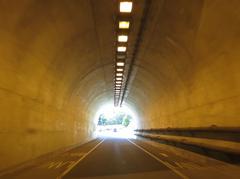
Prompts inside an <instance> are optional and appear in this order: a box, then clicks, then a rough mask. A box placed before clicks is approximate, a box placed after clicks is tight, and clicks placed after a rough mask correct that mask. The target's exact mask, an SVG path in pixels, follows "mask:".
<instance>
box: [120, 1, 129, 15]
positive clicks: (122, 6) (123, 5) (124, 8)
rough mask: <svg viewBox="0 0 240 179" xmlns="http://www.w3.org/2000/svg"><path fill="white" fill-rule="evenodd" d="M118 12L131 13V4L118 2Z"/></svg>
mask: <svg viewBox="0 0 240 179" xmlns="http://www.w3.org/2000/svg"><path fill="white" fill-rule="evenodd" d="M120 12H127V13H130V12H132V2H129V1H124V2H120Z"/></svg>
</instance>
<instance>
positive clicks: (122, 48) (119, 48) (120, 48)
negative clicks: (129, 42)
mask: <svg viewBox="0 0 240 179" xmlns="http://www.w3.org/2000/svg"><path fill="white" fill-rule="evenodd" d="M126 50H127V47H124V46H120V47H118V48H117V51H118V52H126Z"/></svg>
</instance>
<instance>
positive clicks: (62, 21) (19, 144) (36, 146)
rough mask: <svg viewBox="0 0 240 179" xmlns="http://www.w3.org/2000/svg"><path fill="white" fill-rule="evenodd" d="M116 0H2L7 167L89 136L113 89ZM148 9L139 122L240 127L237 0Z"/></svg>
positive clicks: (2, 127)
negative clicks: (98, 112)
mask: <svg viewBox="0 0 240 179" xmlns="http://www.w3.org/2000/svg"><path fill="white" fill-rule="evenodd" d="M143 2H144V1H143V0H141V1H134V3H135V4H136V6H135V7H136V9H135V10H134V12H140V10H139V9H138V8H141V7H142V4H143ZM116 3H117V1H109V0H101V1H97V0H92V1H87V0H81V1H80V0H71V1H69V0H60V1H59V0H50V1H42V0H22V1H18V0H11V1H4V0H0V23H1V25H0V140H1V141H2V142H1V147H0V158H1V163H0V168H1V169H2V168H6V167H8V166H11V165H14V164H17V163H19V162H23V161H26V160H29V159H32V158H35V157H37V156H40V155H42V154H45V153H48V152H51V151H54V150H57V149H61V148H64V147H67V146H70V145H73V144H77V143H81V142H85V141H87V140H89V139H91V138H92V132H93V130H94V125H93V120H92V117H93V116H94V114H95V112H96V110H97V109H98V108H99V107H100V106H101V105H102V104H103V103H104V102H108V101H111V100H112V97H113V73H114V69H113V64H114V49H115V48H114V42H115V39H114V37H115V27H114V14H115V13H116ZM150 9H151V10H150V13H149V15H148V20H147V22H146V24H145V25H146V26H145V31H144V34H143V37H142V42H141V45H140V49H139V54H138V58H137V61H136V64H135V69H134V70H136V75H135V76H134V80H133V81H132V83H131V84H130V86H129V93H128V96H127V100H126V103H129V104H130V105H132V106H133V108H135V109H137V110H138V112H139V114H140V116H142V117H141V118H142V120H141V121H140V123H141V126H140V127H143V128H166V127H203V126H211V125H217V126H225V127H239V126H240V119H239V107H240V100H239V94H240V72H239V69H240V60H239V55H240V54H239V53H240V45H239V40H240V35H239V32H240V26H239V24H240V14H239V12H240V4H239V2H238V1H237V0H230V1H225V0H205V1H203V0H197V1H196V0H192V1H189V0H180V1H179V0H171V1H157V0H153V1H152V3H151V8H150ZM134 19H135V23H139V21H140V17H139V16H138V13H136V14H135V16H134V18H133V20H134ZM133 22H134V21H133ZM133 27H134V26H133ZM135 31H136V29H135V30H133V31H132V32H131V33H135ZM130 40H131V34H130ZM132 44H133V43H132ZM129 53H131V52H129Z"/></svg>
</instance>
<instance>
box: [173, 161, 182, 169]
mask: <svg viewBox="0 0 240 179" xmlns="http://www.w3.org/2000/svg"><path fill="white" fill-rule="evenodd" d="M174 163H175V164H176V165H177V166H179V167H180V168H184V167H183V166H182V165H181V164H180V163H178V162H174Z"/></svg>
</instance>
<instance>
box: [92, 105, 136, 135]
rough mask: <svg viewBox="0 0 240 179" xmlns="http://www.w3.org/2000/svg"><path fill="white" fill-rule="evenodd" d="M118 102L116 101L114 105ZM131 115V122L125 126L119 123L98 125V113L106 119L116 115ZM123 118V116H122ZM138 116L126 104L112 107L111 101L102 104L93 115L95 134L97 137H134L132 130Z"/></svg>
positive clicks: (113, 117) (114, 117)
mask: <svg viewBox="0 0 240 179" xmlns="http://www.w3.org/2000/svg"><path fill="white" fill-rule="evenodd" d="M117 104H118V103H117V102H116V103H115V105H117ZM121 114H123V115H124V116H127V115H129V116H131V122H130V123H129V125H128V126H127V127H126V126H124V125H123V123H122V124H121V125H119V124H111V125H100V124H99V119H100V115H103V116H104V117H105V118H107V119H116V116H119V115H120V116H121ZM122 119H123V118H122ZM137 121H138V118H137V115H136V114H135V113H134V112H133V111H132V110H131V108H129V107H128V106H125V105H124V106H123V107H121V108H120V107H114V105H113V104H112V103H109V104H106V105H103V106H102V107H101V109H100V110H98V111H97V113H96V115H95V124H96V131H95V135H96V136H97V137H111V138H112V137H113V138H136V137H135V135H134V130H135V129H136V128H137V127H138V123H137Z"/></svg>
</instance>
